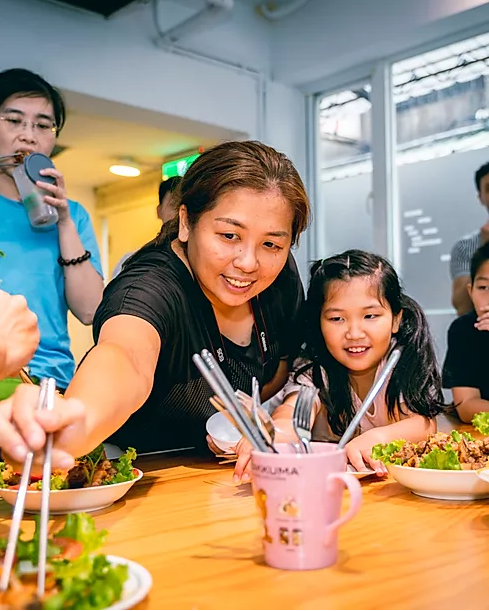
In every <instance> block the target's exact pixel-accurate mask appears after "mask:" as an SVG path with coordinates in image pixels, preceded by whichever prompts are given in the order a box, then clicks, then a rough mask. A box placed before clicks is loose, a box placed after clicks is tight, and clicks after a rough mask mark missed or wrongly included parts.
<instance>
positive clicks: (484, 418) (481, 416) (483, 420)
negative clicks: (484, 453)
mask: <svg viewBox="0 0 489 611" xmlns="http://www.w3.org/2000/svg"><path fill="white" fill-rule="evenodd" d="M472 425H473V426H474V428H476V429H477V430H478V431H479V433H482V434H483V435H489V412H479V413H478V414H475V416H474V417H473V418H472Z"/></svg>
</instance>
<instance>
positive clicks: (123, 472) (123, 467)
mask: <svg viewBox="0 0 489 611" xmlns="http://www.w3.org/2000/svg"><path fill="white" fill-rule="evenodd" d="M136 456H137V454H136V450H135V449H134V448H128V449H127V451H126V452H124V454H122V455H121V456H120V457H119V460H118V461H117V462H116V463H115V464H114V467H115V468H116V469H117V473H115V475H113V476H112V477H111V478H110V479H109V480H107V481H105V482H104V485H106V484H120V483H121V482H128V481H131V480H133V479H134V478H135V477H136V475H135V474H134V467H133V466H132V461H133V460H136Z"/></svg>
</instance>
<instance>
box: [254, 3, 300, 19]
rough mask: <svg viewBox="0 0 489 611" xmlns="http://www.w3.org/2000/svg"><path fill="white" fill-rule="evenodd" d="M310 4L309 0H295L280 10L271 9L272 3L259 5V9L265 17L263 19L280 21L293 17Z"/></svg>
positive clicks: (279, 8)
mask: <svg viewBox="0 0 489 611" xmlns="http://www.w3.org/2000/svg"><path fill="white" fill-rule="evenodd" d="M308 2H309V0H295V1H294V2H290V3H289V4H285V5H284V6H282V7H278V8H270V4H271V3H263V4H260V5H258V7H257V8H258V12H259V13H260V14H261V15H263V17H266V18H267V19H270V20H271V21H278V20H279V19H283V18H284V17H288V16H289V15H292V13H295V12H296V11H298V10H299V9H300V8H302V7H303V6H305V5H306V4H307V3H308Z"/></svg>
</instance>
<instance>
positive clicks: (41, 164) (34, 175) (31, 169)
mask: <svg viewBox="0 0 489 611" xmlns="http://www.w3.org/2000/svg"><path fill="white" fill-rule="evenodd" d="M24 167H25V172H26V174H27V176H28V177H29V178H30V179H31V180H32V182H37V181H38V180H42V181H43V182H49V183H51V184H52V185H54V184H55V183H56V178H54V177H53V176H43V175H42V174H39V171H40V170H45V169H46V168H54V163H53V162H52V161H51V159H49V157H46V155H43V154H42V153H31V154H30V155H28V156H27V157H26V158H25V159H24Z"/></svg>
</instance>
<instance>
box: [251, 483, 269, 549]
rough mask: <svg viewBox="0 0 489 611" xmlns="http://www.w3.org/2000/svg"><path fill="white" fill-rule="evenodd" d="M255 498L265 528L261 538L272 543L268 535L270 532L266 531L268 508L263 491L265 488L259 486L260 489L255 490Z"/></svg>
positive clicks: (265, 494)
mask: <svg viewBox="0 0 489 611" xmlns="http://www.w3.org/2000/svg"><path fill="white" fill-rule="evenodd" d="M255 500H256V504H257V506H258V509H259V511H260V513H261V517H262V519H263V528H264V530H265V532H264V534H263V540H264V541H266V542H267V543H273V539H272V537H271V536H270V533H269V532H268V528H267V513H268V510H267V493H266V492H265V490H263V489H262V488H260V490H257V491H256V492H255Z"/></svg>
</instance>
